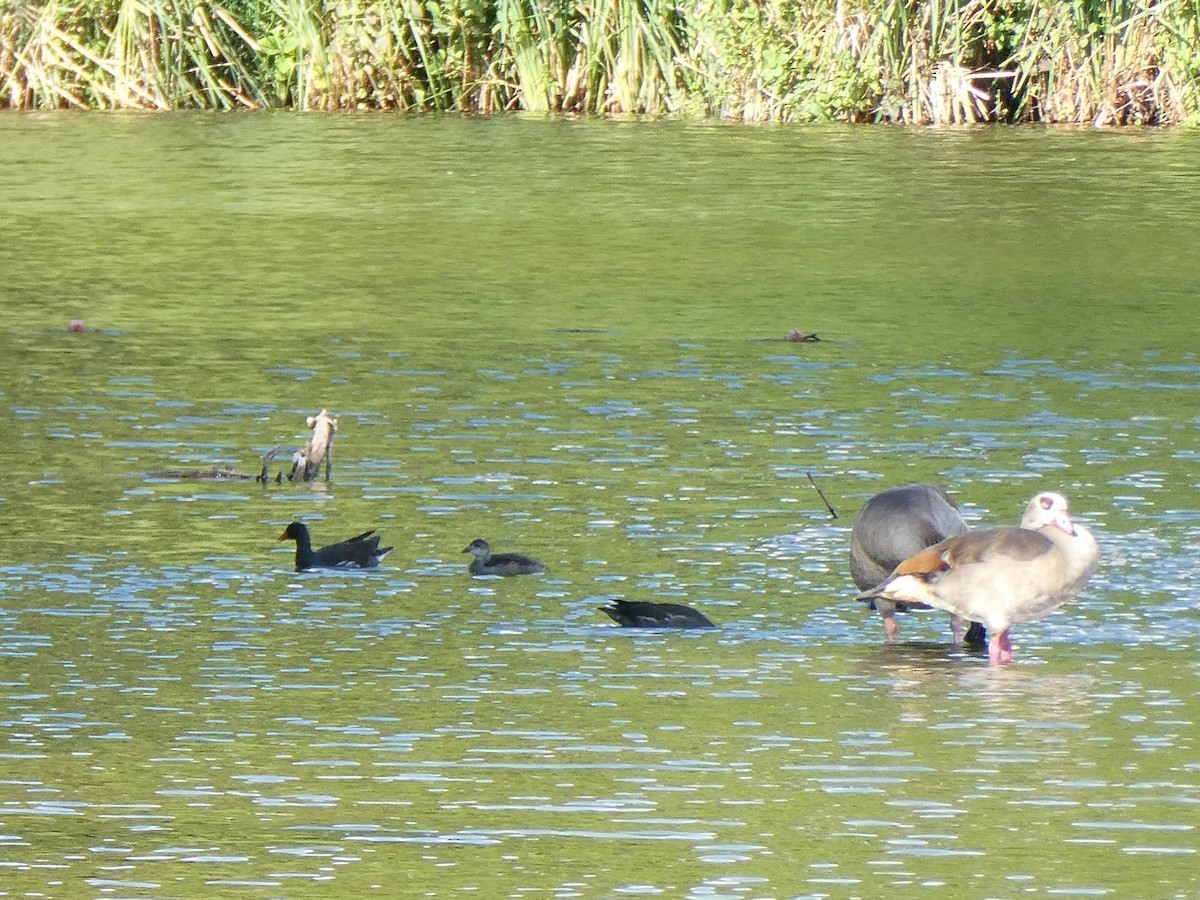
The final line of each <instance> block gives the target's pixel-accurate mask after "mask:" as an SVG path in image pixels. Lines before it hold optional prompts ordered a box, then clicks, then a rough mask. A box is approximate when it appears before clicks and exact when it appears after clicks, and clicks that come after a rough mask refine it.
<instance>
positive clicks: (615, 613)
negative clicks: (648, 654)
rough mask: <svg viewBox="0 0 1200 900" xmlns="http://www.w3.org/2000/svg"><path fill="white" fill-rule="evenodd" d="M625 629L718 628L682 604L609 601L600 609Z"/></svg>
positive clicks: (700, 614)
mask: <svg viewBox="0 0 1200 900" xmlns="http://www.w3.org/2000/svg"><path fill="white" fill-rule="evenodd" d="M598 609H599V610H600V612H602V613H604V614H605V615H606V616H608V617H609V618H610V619H612V620H613V621H614V622H616V623H617V624H618V625H620V626H622V627H623V628H716V627H717V626H716V625H714V624H713V623H712V622H711V621H709V618H708V616H706V615H704V613H702V612H698V611H696V610H694V609H692V608H691V607H690V606H684V605H683V604H682V603H647V602H646V601H643V600H617V599H615V598H614V599H612V600H609V601H608V604H607V605H606V606H601V607H598Z"/></svg>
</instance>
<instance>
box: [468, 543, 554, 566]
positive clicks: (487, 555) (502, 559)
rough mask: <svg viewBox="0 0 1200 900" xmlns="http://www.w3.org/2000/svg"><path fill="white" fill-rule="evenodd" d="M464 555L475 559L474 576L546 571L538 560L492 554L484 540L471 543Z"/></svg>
mask: <svg viewBox="0 0 1200 900" xmlns="http://www.w3.org/2000/svg"><path fill="white" fill-rule="evenodd" d="M463 553H470V554H471V555H472V556H474V557H475V558H474V559H472V560H471V565H470V572H471V574H472V575H535V574H537V573H538V572H545V571H546V567H545V566H543V565H542V564H541V563H540V562H538V561H537V560H536V559H530V558H529V557H528V556H522V555H521V554H520V553H492V548H491V545H489V544H488V542H487V541H485V540H484V539H483V538H476V539H475V540H473V541H471V543H469V544H467V546H466V547H464V548H463Z"/></svg>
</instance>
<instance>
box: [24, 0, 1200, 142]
mask: <svg viewBox="0 0 1200 900" xmlns="http://www.w3.org/2000/svg"><path fill="white" fill-rule="evenodd" d="M1198 85H1200V12H1198V10H1197V4H1196V0H1161V2H1147V0H1133V2H1122V0H1018V2H1004V3H1001V2H994V0H920V2H917V0H907V2H906V0H806V2H801V0H437V2H431V0H332V2H319V0H226V2H224V3H214V2H202V0H75V2H70V0H20V2H17V0H0V106H7V107H10V108H21V109H30V108H36V109H61V108H82V109H181V108H216V109H255V108H264V107H272V108H290V109H322V110H341V109H393V110H410V111H462V112H476V113H496V112H503V111H511V110H525V111H530V112H539V113H578V114H591V115H620V114H649V115H684V116H696V117H719V118H725V119H735V120H742V121H750V122H795V121H805V122H813V121H828V122H892V123H906V124H970V123H982V122H1054V123H1088V124H1094V125H1127V124H1161V125H1167V124H1180V123H1197V122H1200V91H1198Z"/></svg>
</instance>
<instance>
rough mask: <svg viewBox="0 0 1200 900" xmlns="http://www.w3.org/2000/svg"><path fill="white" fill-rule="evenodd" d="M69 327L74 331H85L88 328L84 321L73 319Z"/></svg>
mask: <svg viewBox="0 0 1200 900" xmlns="http://www.w3.org/2000/svg"><path fill="white" fill-rule="evenodd" d="M68 327H69V328H70V329H71V330H72V331H83V330H84V329H85V328H87V326H86V325H84V324H83V319H72V320H71V324H70V325H69V326H68Z"/></svg>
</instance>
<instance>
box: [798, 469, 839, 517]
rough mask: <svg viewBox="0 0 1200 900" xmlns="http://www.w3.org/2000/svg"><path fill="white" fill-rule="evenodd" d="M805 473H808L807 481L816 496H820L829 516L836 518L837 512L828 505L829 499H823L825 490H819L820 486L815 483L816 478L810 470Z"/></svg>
mask: <svg viewBox="0 0 1200 900" xmlns="http://www.w3.org/2000/svg"><path fill="white" fill-rule="evenodd" d="M805 474H806V475H808V483H809V484H811V485H812V486H813V488H814V489H815V490H816V492H817V496H818V497H820V498H821V502H822V503H824V504H825V508H826V509H827V510H829V518H831V519H836V518H837V517H838V514H837V513H836V512H835V511H834V509H833V507H832V506H830V505H829V501H828V500H826V499H825V492H824V491H823V490H821V486H820V485H819V484H817V480H816V479H815V478H813V477H812V472H806V473H805Z"/></svg>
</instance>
